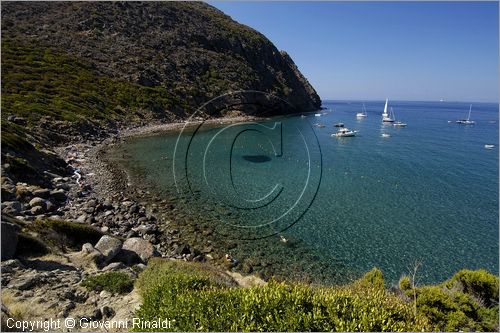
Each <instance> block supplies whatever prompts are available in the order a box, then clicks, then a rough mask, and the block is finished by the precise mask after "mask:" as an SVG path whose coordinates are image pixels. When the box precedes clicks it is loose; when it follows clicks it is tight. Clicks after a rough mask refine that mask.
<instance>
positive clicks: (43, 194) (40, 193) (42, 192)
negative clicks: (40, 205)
mask: <svg viewBox="0 0 500 333" xmlns="http://www.w3.org/2000/svg"><path fill="white" fill-rule="evenodd" d="M33 195H34V196H35V197H40V198H43V199H48V198H49V196H50V190H49V189H46V188H41V189H38V190H34V191H33Z"/></svg>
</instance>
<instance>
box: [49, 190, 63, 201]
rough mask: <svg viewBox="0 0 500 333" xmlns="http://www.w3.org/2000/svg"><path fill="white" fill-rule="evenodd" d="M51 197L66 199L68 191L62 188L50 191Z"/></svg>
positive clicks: (59, 199)
mask: <svg viewBox="0 0 500 333" xmlns="http://www.w3.org/2000/svg"><path fill="white" fill-rule="evenodd" d="M50 197H51V198H52V199H54V200H55V201H59V202H63V201H66V198H67V196H66V193H64V190H62V189H59V190H54V191H50Z"/></svg>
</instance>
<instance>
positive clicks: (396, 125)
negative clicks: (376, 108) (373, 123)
mask: <svg viewBox="0 0 500 333" xmlns="http://www.w3.org/2000/svg"><path fill="white" fill-rule="evenodd" d="M391 113H392V118H393V119H394V124H392V125H393V126H395V127H406V123H403V122H402V121H396V114H395V113H394V110H393V109H392V107H391Z"/></svg>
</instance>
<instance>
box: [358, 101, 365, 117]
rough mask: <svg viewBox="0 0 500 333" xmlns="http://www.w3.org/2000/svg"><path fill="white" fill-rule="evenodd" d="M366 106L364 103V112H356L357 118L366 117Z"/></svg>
mask: <svg viewBox="0 0 500 333" xmlns="http://www.w3.org/2000/svg"><path fill="white" fill-rule="evenodd" d="M366 116H367V114H366V108H365V103H363V112H358V113H356V118H366Z"/></svg>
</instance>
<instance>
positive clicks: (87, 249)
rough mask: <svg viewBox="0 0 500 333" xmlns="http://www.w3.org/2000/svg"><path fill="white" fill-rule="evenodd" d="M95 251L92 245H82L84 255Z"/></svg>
mask: <svg viewBox="0 0 500 333" xmlns="http://www.w3.org/2000/svg"><path fill="white" fill-rule="evenodd" d="M93 251H94V247H93V246H92V244H90V243H85V244H83V245H82V252H83V253H92V252H93Z"/></svg>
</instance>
